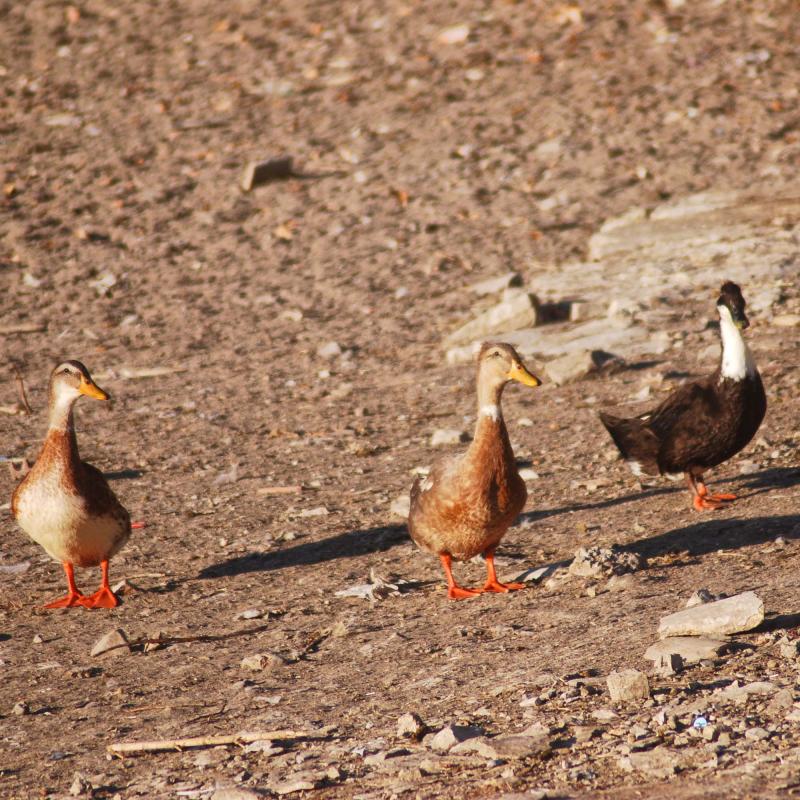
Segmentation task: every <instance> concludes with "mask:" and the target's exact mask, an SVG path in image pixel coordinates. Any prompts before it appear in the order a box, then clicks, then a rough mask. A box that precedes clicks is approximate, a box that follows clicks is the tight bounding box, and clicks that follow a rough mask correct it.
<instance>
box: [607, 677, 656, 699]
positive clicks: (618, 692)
mask: <svg viewBox="0 0 800 800" xmlns="http://www.w3.org/2000/svg"><path fill="white" fill-rule="evenodd" d="M606 682H607V684H608V692H609V694H610V695H611V700H612V701H613V702H615V703H629V702H632V701H636V700H647V698H649V697H650V683H649V682H648V680H647V675H645V674H644V673H643V672H639V670H638V669H623V670H620V671H619V672H612V673H611V674H610V675H609V676H608V678H607V679H606Z"/></svg>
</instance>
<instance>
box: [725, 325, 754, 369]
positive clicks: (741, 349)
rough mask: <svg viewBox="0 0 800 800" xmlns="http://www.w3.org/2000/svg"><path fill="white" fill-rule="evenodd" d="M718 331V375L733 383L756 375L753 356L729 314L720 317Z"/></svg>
mask: <svg viewBox="0 0 800 800" xmlns="http://www.w3.org/2000/svg"><path fill="white" fill-rule="evenodd" d="M719 330H720V335H721V337H722V364H721V365H720V375H721V376H722V377H723V378H729V379H730V380H733V381H741V380H744V379H745V378H752V377H753V375H755V374H756V363H755V361H754V360H753V354H752V353H751V352H750V348H749V347H748V346H747V342H745V340H744V337H743V336H742V332H741V331H740V330H739V329H738V328H737V327H736V325H734V323H733V320H732V319H730V315H729V314H723V315H722V316H721V317H720V322H719Z"/></svg>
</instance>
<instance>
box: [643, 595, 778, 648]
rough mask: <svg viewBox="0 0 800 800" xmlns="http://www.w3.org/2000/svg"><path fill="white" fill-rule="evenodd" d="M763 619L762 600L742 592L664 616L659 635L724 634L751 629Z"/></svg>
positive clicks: (663, 637) (659, 626)
mask: <svg viewBox="0 0 800 800" xmlns="http://www.w3.org/2000/svg"><path fill="white" fill-rule="evenodd" d="M763 621H764V603H763V601H762V600H761V599H760V598H759V597H758V595H756V594H755V592H743V593H742V594H737V595H734V596H733V597H727V598H725V599H724V600H717V601H715V602H713V603H705V604H704V605H700V606H695V607H694V608H687V609H684V610H683V611H678V612H676V613H675V614H670V615H669V616H667V617H663V618H662V620H661V622H659V625H658V635H659V637H660V638H661V639H665V638H666V637H668V636H727V635H729V634H731V633H739V632H741V631H749V630H752V629H753V628H756V627H758V626H759V625H760V624H761V623H762V622H763Z"/></svg>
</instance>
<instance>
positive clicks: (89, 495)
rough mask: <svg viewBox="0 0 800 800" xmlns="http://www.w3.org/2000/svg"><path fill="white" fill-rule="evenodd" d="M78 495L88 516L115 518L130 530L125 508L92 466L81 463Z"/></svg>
mask: <svg viewBox="0 0 800 800" xmlns="http://www.w3.org/2000/svg"><path fill="white" fill-rule="evenodd" d="M82 466H83V471H82V473H83V474H82V475H81V480H80V487H79V488H80V493H81V495H82V496H83V498H84V500H85V501H86V504H87V507H88V510H89V513H90V514H93V515H97V516H106V515H108V516H113V517H116V518H117V519H118V520H119V522H120V525H121V526H122V527H124V528H125V529H127V530H128V531H129V530H130V526H131V517H130V514H129V513H128V510H127V509H126V508H125V506H123V505H122V503H120V501H119V500H118V499H117V496H116V495H115V494H114V492H113V491H112V489H111V487H110V486H109V485H108V481H107V480H106V477H105V475H103V473H102V472H100V470H99V469H97V467H95V466H93V465H92V464H87V463H86V462H85V461H84V462H83V463H82Z"/></svg>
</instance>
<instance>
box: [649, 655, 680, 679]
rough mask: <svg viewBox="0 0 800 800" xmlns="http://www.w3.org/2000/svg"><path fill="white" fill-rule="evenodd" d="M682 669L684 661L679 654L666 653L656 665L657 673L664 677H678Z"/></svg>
mask: <svg viewBox="0 0 800 800" xmlns="http://www.w3.org/2000/svg"><path fill="white" fill-rule="evenodd" d="M682 669H683V659H682V658H681V657H680V656H679V655H678V654H677V653H664V654H663V655H661V656H659V658H658V661H656V663H655V671H656V673H657V674H658V675H663V676H664V677H668V676H670V675H676V674H677V673H678V672H680V671H681V670H682Z"/></svg>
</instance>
